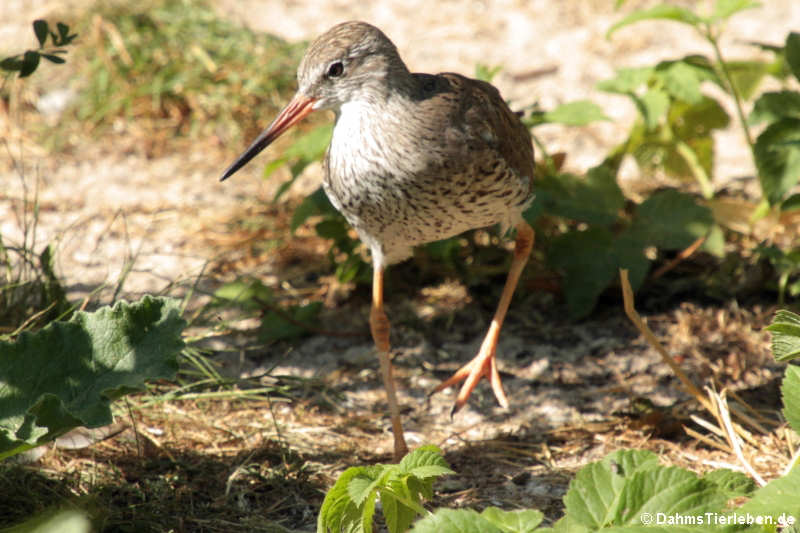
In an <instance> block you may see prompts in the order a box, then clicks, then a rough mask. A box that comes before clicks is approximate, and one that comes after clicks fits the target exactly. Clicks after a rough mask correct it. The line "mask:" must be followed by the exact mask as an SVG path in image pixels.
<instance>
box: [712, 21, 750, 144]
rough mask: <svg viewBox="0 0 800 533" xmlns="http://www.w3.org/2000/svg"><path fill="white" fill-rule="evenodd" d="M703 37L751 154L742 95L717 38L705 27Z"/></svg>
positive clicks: (748, 128) (748, 129)
mask: <svg viewBox="0 0 800 533" xmlns="http://www.w3.org/2000/svg"><path fill="white" fill-rule="evenodd" d="M702 33H703V37H705V38H706V40H707V41H708V42H709V43H710V44H711V48H713V49H714V57H715V58H716V60H717V65H718V68H719V70H720V71H721V72H722V76H723V78H724V80H725V83H726V84H727V85H728V89H729V90H730V93H731V96H733V103H734V105H735V106H736V114H737V115H738V116H739V122H740V123H741V125H742V131H744V138H745V140H746V141H747V145H748V146H749V147H750V152H751V153H752V152H753V137H752V136H751V135H750V127H749V126H748V125H747V120H746V119H745V116H744V110H743V109H742V95H741V94H740V93H739V89H738V87H736V84H735V83H734V82H733V76H731V71H730V69H729V68H728V64H727V63H726V62H725V60H724V59H723V58H722V50H720V48H719V42H718V41H717V37H716V36H715V35H714V32H713V31H712V29H711V27H710V26H708V25H706V27H705V29H704V30H703V31H702Z"/></svg>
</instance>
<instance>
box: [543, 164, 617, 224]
mask: <svg viewBox="0 0 800 533" xmlns="http://www.w3.org/2000/svg"><path fill="white" fill-rule="evenodd" d="M537 196H538V197H540V198H539V201H540V202H541V203H542V204H543V208H544V211H545V212H547V213H550V214H552V215H556V216H561V217H566V218H571V219H573V220H578V221H581V222H588V223H589V224H602V225H610V224H613V223H615V222H616V221H617V220H618V218H619V212H620V210H621V209H622V208H623V207H624V204H625V197H624V196H623V195H622V190H621V189H620V188H619V185H618V184H617V177H616V174H615V173H614V172H613V171H612V169H611V168H609V166H608V165H599V166H596V167H593V168H591V169H589V171H588V172H587V173H586V177H585V178H581V177H578V176H575V175H573V174H559V175H557V176H543V177H542V179H541V180H540V181H539V182H538V183H537Z"/></svg>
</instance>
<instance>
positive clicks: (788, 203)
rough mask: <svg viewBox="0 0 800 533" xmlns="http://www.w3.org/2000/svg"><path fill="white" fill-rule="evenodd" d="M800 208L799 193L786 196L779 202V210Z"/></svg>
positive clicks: (785, 210)
mask: <svg viewBox="0 0 800 533" xmlns="http://www.w3.org/2000/svg"><path fill="white" fill-rule="evenodd" d="M798 209H800V193H796V194H793V195H791V196H790V197H788V198H787V199H786V200H784V201H783V203H782V204H781V211H784V212H787V211H796V210H798Z"/></svg>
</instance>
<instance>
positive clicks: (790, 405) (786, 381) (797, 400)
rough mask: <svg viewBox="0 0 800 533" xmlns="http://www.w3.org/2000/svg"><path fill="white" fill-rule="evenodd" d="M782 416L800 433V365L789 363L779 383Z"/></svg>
mask: <svg viewBox="0 0 800 533" xmlns="http://www.w3.org/2000/svg"><path fill="white" fill-rule="evenodd" d="M781 395H782V396H783V416H784V417H785V418H786V420H787V421H788V422H789V425H790V426H791V427H792V429H793V430H794V431H795V433H797V434H798V435H800V367H798V366H795V365H789V366H787V367H786V375H785V377H784V378H783V383H782V384H781Z"/></svg>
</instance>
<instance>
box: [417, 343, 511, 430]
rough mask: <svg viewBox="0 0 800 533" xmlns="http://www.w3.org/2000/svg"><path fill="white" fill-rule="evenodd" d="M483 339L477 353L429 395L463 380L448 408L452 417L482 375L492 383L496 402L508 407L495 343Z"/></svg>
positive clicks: (462, 405)
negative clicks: (496, 356) (453, 402)
mask: <svg viewBox="0 0 800 533" xmlns="http://www.w3.org/2000/svg"><path fill="white" fill-rule="evenodd" d="M487 341H489V339H487V340H486V341H484V343H483V345H482V346H481V349H480V351H479V352H478V355H476V356H475V358H474V359H472V361H470V362H469V363H467V364H466V365H464V366H462V367H461V368H459V369H458V370H457V371H456V372H455V374H453V375H452V376H450V378H449V379H447V380H446V381H443V382H442V383H440V384H439V386H438V387H436V388H435V389H433V390H432V391H431V392H430V394H429V396H430V395H433V394H436V393H437V392H439V391H441V390H444V389H446V388H447V387H451V386H453V385H455V384H457V383H460V382H462V381H463V382H464V384H463V385H462V386H461V390H459V391H458V397H457V398H456V402H455V404H453V408H452V409H451V410H450V417H451V418H452V417H453V415H455V414H456V413H457V412H458V411H460V410H461V408H462V407H464V405H466V403H467V400H468V399H469V395H470V394H472V391H473V389H475V386H476V385H477V384H478V381H480V379H481V378H482V377H484V376H486V377H487V378H488V379H489V382H490V383H491V384H492V390H493V391H494V395H495V397H496V398H497V402H498V403H499V404H500V405H501V406H502V407H504V408H507V407H508V398H507V397H506V393H505V391H503V383H502V382H501V381H500V372H498V371H497V359H496V358H495V348H496V343H491V342H487Z"/></svg>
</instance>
